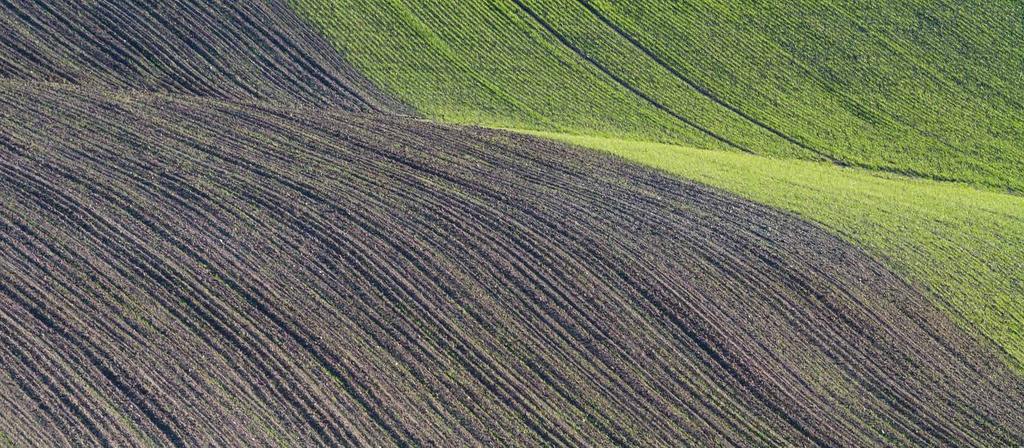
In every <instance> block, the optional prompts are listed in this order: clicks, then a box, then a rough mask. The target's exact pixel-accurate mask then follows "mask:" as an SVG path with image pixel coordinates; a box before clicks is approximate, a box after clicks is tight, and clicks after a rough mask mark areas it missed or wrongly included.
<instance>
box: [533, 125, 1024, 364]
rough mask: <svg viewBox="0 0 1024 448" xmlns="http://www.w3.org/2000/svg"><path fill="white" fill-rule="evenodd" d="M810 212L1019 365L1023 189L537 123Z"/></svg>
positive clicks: (1022, 353)
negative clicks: (1013, 191)
mask: <svg viewBox="0 0 1024 448" xmlns="http://www.w3.org/2000/svg"><path fill="white" fill-rule="evenodd" d="M527 133H530V134H534V135H539V136H542V137H546V138H551V139H555V140H561V141H564V142H568V143H572V144H576V145H580V146H584V147H588V148H593V149H598V150H601V151H605V152H609V153H612V154H615V155H618V156H620V157H623V158H625V159H627V160H630V161H633V162H637V163H641V164H644V165H648V166H651V167H654V168H658V169H660V170H664V171H667V172H669V173H672V174H675V175H678V176H682V177H684V178H687V179H693V180H695V181H698V182H700V183H703V184H707V185H710V186H714V187H718V188H722V189H725V190H728V191H731V192H734V193H736V194H739V195H741V196H744V197H746V198H748V199H751V200H754V201H757V202H760V203H763V204H768V205H771V206H775V207H778V208H781V209H785V210H789V211H791V212H793V213H796V214H798V215H800V216H802V217H804V218H807V219H810V220H813V221H816V222H818V223H820V224H822V225H824V226H825V227H827V228H829V229H831V230H833V231H835V232H837V233H838V234H840V235H842V236H843V237H845V238H847V239H848V240H850V241H852V242H854V243H857V244H860V245H861V246H862V247H864V248H866V249H867V250H868V251H870V252H871V253H873V254H874V255H875V256H878V257H880V258H882V259H884V260H886V261H887V262H888V263H887V264H888V265H889V266H890V267H891V268H892V269H894V270H896V271H897V272H898V273H900V274H902V275H904V276H905V278H907V279H909V280H910V281H911V282H913V283H914V284H916V285H918V286H919V287H922V288H926V289H928V290H930V291H931V292H932V293H934V294H933V296H934V297H936V298H937V300H939V306H940V307H942V308H943V309H945V310H947V311H949V312H950V313H952V315H953V316H955V318H957V319H959V321H960V322H961V323H962V324H967V325H969V326H972V327H974V328H977V329H978V330H980V332H981V333H983V334H984V335H985V336H987V337H988V338H990V339H991V340H992V341H994V342H995V343H996V344H998V345H999V346H1000V347H1002V348H1003V349H1004V350H1005V351H1006V353H1007V354H1008V355H1009V357H1008V361H1009V362H1010V363H1011V364H1013V365H1015V366H1016V367H1018V368H1022V367H1024V332H1022V331H1024V328H1022V324H1024V198H1021V197H1018V196H1013V195H1008V194H1001V193H993V192H987V191H979V190H976V189H973V188H970V187H968V186H964V185H958V184H952V183H946V182H935V181H928V180H921V179H913V178H907V177H902V176H895V175H879V174H877V173H873V172H869V171H865V170H861V169H854V168H840V167H836V166H834V165H830V164H826V163H817V162H805V161H795V160H779V159H772V158H766V157H760V156H752V155H747V154H735V153H727V152H721V151H706V150H699V149H692V148H686V147H681V146H674V145H664V144H656V143H643V142H636V141H626V140H615V139H606V138H595V137H581V136H573V135H566V134H553V133H544V132H535V131H534V132H529V131H527Z"/></svg>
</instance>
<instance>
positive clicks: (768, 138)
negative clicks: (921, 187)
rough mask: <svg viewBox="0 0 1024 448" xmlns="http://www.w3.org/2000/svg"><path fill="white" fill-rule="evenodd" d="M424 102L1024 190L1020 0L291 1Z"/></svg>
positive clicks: (531, 125) (477, 114)
mask: <svg viewBox="0 0 1024 448" xmlns="http://www.w3.org/2000/svg"><path fill="white" fill-rule="evenodd" d="M291 2H292V4H293V5H294V6H295V7H296V8H297V9H298V11H299V12H300V13H301V14H302V15H304V16H305V17H307V18H308V19H309V20H310V21H311V22H313V23H314V24H316V25H318V26H319V27H320V29H322V30H323V31H324V32H325V33H326V34H327V35H328V36H329V37H330V38H331V40H332V41H333V42H335V44H336V45H337V46H338V48H339V49H341V51H342V52H343V53H344V54H345V55H346V57H347V58H348V60H350V61H351V62H352V63H353V64H354V65H356V66H357V67H358V68H360V69H361V70H362V71H363V72H364V73H366V74H367V75H368V76H369V77H370V78H372V79H374V80H375V81H377V82H378V83H379V84H380V85H381V86H382V87H384V88H385V89H387V90H389V91H392V92H395V93H396V94H397V95H398V96H399V97H400V98H401V99H403V100H405V101H407V102H409V103H410V104H412V105H413V106H414V107H416V108H417V109H419V110H420V111H421V112H423V113H425V114H426V115H428V116H430V117H433V118H438V119H442V120H445V121H451V122H457V123H474V124H482V125H488V126H495V125H497V126H503V127H515V128H526V129H538V130H546V131H556V132H569V133H573V134H581V135H595V136H601V137H623V138H629V139H640V140H645V141H657V142H666V143H680V144H684V145H688V146H693V147H698V148H709V149H710V148H718V149H723V148H724V149H732V150H738V151H749V152H754V153H758V154H766V155H773V156H781V157H795V158H803V159H812V160H830V161H835V162H838V163H841V164H845V165H854V166H859V167H866V168H872V169H877V170H883V171H890V172H899V173H904V174H909V175H913V176H917V177H926V178H932V179H949V180H957V181H965V182H970V183H974V184H977V185H983V186H986V187H990V188H993V189H997V190H1006V189H1010V190H1014V191H1020V190H1022V189H1024V176H1021V175H1020V173H1021V172H1024V152H1022V145H1021V143H1020V142H1022V141H1024V108H1022V104H1024V79H1022V78H1021V77H1020V75H1019V74H1020V72H1021V70H1022V69H1024V64H1022V61H1024V50H1022V48H1021V46H1020V45H1018V43H1019V42H1021V41H1024V29H1022V27H1021V17H1022V16H1024V6H1022V4H1021V3H1019V2H1012V1H1008V0H996V1H983V0H968V1H948V0H944V1H913V0H900V1H895V2H887V1H880V0H872V1H869V2H848V1H837V0H829V1H796V2H786V3H784V4H774V3H773V4H771V5H768V4H765V5H757V4H754V3H752V2H740V3H737V2H726V1H716V0H699V1H694V0H690V1H681V2H673V1H665V0H643V1H636V0H628V1H627V0H586V1H582V0H581V1H575V0H507V1H500V2H494V1H489V0H470V1H463V0H459V1H455V0H428V1H416V2H413V1H403V0H291Z"/></svg>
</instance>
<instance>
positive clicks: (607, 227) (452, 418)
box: [0, 82, 1024, 446]
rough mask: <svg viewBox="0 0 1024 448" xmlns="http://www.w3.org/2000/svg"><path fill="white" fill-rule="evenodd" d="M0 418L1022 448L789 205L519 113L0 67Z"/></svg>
mask: <svg viewBox="0 0 1024 448" xmlns="http://www.w3.org/2000/svg"><path fill="white" fill-rule="evenodd" d="M0 106H2V110H3V111H4V113H3V114H2V121H0V142H2V149H0V150H2V157H0V189H2V194H0V197H3V198H4V200H3V202H2V205H0V229H2V231H0V246H2V247H3V249H2V251H0V253H3V254H5V255H4V256H3V257H0V266H2V268H0V280H2V281H0V285H2V286H0V303H2V306H0V319H2V322H3V324H2V325H0V339H2V341H3V343H2V344H0V347H2V348H0V357H2V359H3V362H2V365H3V366H4V369H3V375H4V381H0V388H3V393H2V394H0V397H2V399H0V428H2V430H3V431H4V433H5V435H6V437H7V438H9V439H10V440H12V441H14V443H15V444H17V445H21V444H32V443H47V444H49V443H53V444H66V443H69V442H71V441H82V442H84V443H117V444H121V443H136V442H141V441H144V440H146V439H149V440H151V441H154V442H157V443H159V444H172V445H207V444H229V445H237V444H246V445H248V444H253V443H260V444H262V443H267V442H280V443H284V444H291V445H309V444H314V443H315V444H328V445H336V444H367V443H377V442H385V443H388V444H391V443H395V444H421V443H426V442H434V443H438V444H441V445H453V444H454V445H461V444H476V443H483V444H489V445H490V444H499V443H500V444H524V445H536V444H551V445H579V444H597V445H613V444H619V445H621V444H624V445H665V446H669V445H677V444H678V443H680V442H683V443H689V444H695V445H705V444H709V443H714V444H725V445H743V446H750V445H777V444H783V443H784V444H796V445H808V444H812V445H813V444H817V445H847V446H853V445H890V444H896V445H905V444H922V445H936V444H938V445H955V446H973V445H978V446H985V445H987V446H991V445H1014V444H1020V443H1024V432H1022V428H1024V411H1022V409H1021V408H1020V407H1019V406H1018V404H1019V403H1020V402H1021V400H1022V399H1024V381H1022V379H1021V378H1020V377H1017V376H1015V375H1014V374H1013V373H1012V372H1010V371H1009V370H1008V368H1007V367H1005V365H1003V364H1002V363H1001V361H1000V360H999V359H998V357H996V356H995V355H994V353H993V352H992V351H991V350H989V349H988V347H985V346H980V345H977V344H976V343H975V342H974V340H973V339H972V338H970V337H969V336H968V335H966V334H965V333H963V332H962V331H960V330H959V329H958V328H957V327H956V326H955V325H953V324H952V323H951V322H950V321H949V320H948V318H946V317H945V316H944V315H942V314H941V313H939V312H938V311H937V310H935V309H933V308H932V307H931V304H930V302H929V301H928V300H927V299H926V298H924V297H922V296H921V295H920V294H918V293H917V292H916V291H914V290H913V289H911V288H909V287H908V286H907V284H905V283H904V282H902V281H901V280H899V279H898V278H896V277H895V276H893V275H892V274H891V273H889V272H888V271H887V270H886V269H885V268H883V267H882V266H881V265H880V264H878V263H877V262H875V261H874V260H872V259H871V258H870V257H868V256H866V255H865V254H864V253H863V252H862V251H860V250H858V249H856V248H854V247H852V246H850V245H848V244H845V243H843V242H841V241H840V240H838V239H836V238H835V237H833V236H830V235H828V234H827V233H826V232H824V231H822V230H821V229H820V228H818V227H816V226H814V225H810V224H807V223H804V222H801V221H799V220H797V219H794V218H793V217H791V216H788V215H785V214H781V213H779V212H775V211H772V210H770V209H767V208H764V207H760V206H756V205H754V204H751V203H748V202H745V201H742V200H739V199H736V198H734V197H732V196H729V195H723V194H722V193H719V192H716V191H714V190H710V189H707V188H704V187H699V186H696V185H693V184H687V183H683V182H679V181H675V180H672V179H669V178H666V177H664V176H661V175H657V174H654V173H652V172H649V171H646V170H644V169H641V168H635V167H632V166H628V165H624V164H622V163H621V162H618V161H616V160H615V159H612V158H609V157H607V156H601V155H598V154H596V153H591V152H588V151H584V150H573V149H570V148H568V147H565V146H561V145H558V144H554V143H546V142H544V141H540V140H535V139H532V138H527V137H520V136H514V135H511V134H503V133H496V132H493V131H481V130H458V129H454V128H448V127H440V126H437V125H430V124H426V123H422V122H417V121H410V120H406V119H391V118H380V117H378V118H375V117H371V116H359V115H347V114H344V113H340V112H339V113H330V112H295V111H288V110H279V109H275V108H274V107H271V106H241V105H236V104H231V103H222V102H215V101H210V100H199V99H190V98H174V97H163V96H151V95H126V94H123V93H103V92H99V91H94V90H87V89H79V88H71V87H55V86H53V85H26V84H21V83H11V82H5V83H2V84H0Z"/></svg>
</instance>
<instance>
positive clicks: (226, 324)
mask: <svg viewBox="0 0 1024 448" xmlns="http://www.w3.org/2000/svg"><path fill="white" fill-rule="evenodd" d="M135 245H141V244H139V243H136V244H135ZM128 247H131V246H126V247H125V249H127V248H128ZM159 271H160V269H159V268H156V267H146V268H145V271H143V272H138V273H136V274H135V275H133V277H136V278H139V276H140V275H141V276H142V277H141V278H146V277H148V276H150V275H156V276H160V278H164V279H166V278H167V277H164V275H165V274H160V273H159ZM171 277H172V278H173V276H171ZM156 282H157V283H158V284H166V281H165V280H156ZM179 283H180V284H184V285H187V284H188V283H189V282H188V281H186V280H181V281H179ZM155 295H157V296H159V294H155ZM219 319H220V322H222V323H221V324H220V326H221V327H222V328H231V324H230V322H238V321H239V320H238V318H228V317H226V316H221V317H219ZM214 328H217V327H216V325H215V327H214ZM198 334H202V332H198ZM221 334H222V335H224V333H223V332H222V333H221ZM229 340H231V339H230V338H229ZM236 345H237V346H238V347H240V348H242V349H243V350H246V349H247V347H249V346H255V347H257V348H258V347H261V344H253V343H237V342H236ZM246 351H247V352H248V350H246ZM247 357H253V354H252V353H248V354H247ZM259 358H264V359H266V355H262V356H260V357H259ZM279 368H285V366H284V365H280V366H279ZM300 390H301V389H300ZM293 401H294V399H287V400H285V401H283V402H284V403H288V402H293ZM305 401H306V402H309V399H308V398H307V399H306V400H305ZM307 420H309V418H308V417H307Z"/></svg>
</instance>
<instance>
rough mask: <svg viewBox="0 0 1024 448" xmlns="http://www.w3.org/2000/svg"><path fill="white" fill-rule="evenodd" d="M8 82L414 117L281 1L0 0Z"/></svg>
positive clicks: (0, 47)
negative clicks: (334, 108)
mask: <svg viewBox="0 0 1024 448" xmlns="http://www.w3.org/2000/svg"><path fill="white" fill-rule="evenodd" d="M0 78H13V79H24V80H34V81H46V82H56V83H68V84H76V85H89V86H99V87H103V88H116V89H130V90H144V91H156V92H164V93H179V94H188V95H195V96H203V97H213V98H220V99H230V100H236V101H253V100H270V101H275V102H278V103H301V104H314V105H330V106H331V107H337V108H345V109H348V110H353V111H364V112H366V111H393V112H394V111H399V112H403V113H405V112H408V111H407V110H406V109H407V108H406V107H404V106H401V105H399V104H398V103H396V102H394V101H391V100H390V99H388V97H387V96H386V95H384V94H382V93H381V92H380V91H378V90H377V89H376V88H375V87H373V85H372V84H371V83H370V82H369V81H368V80H366V78H364V77H363V76H362V75H360V74H359V73H358V72H356V71H355V70H353V69H352V68H351V67H350V66H349V65H348V64H346V63H345V62H344V61H343V59H342V55H340V54H338V52H337V51H336V50H334V48H333V47H332V46H331V45H330V44H329V43H328V42H327V41H326V40H325V39H324V38H323V37H321V36H320V35H319V34H318V33H317V32H316V31H314V30H311V29H310V28H309V27H308V26H307V25H306V24H305V23H303V21H302V20H300V19H299V18H298V17H297V16H296V15H295V13H294V12H293V11H292V10H291V9H290V8H288V6H287V5H285V4H284V3H283V2H282V0H244V1H241V0H239V1H236V0H87V1H80V0H57V1H54V0H0Z"/></svg>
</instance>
